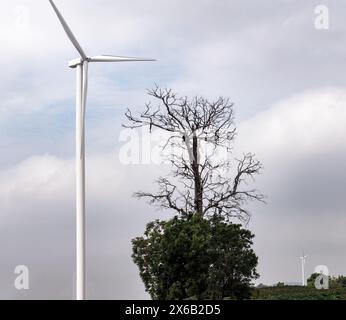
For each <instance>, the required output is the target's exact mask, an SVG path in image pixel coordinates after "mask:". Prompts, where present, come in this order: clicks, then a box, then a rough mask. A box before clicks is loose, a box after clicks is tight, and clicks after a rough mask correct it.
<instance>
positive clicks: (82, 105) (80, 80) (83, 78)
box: [49, 0, 155, 300]
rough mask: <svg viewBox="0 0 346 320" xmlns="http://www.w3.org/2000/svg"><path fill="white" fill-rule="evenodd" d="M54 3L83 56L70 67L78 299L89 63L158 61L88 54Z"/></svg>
mask: <svg viewBox="0 0 346 320" xmlns="http://www.w3.org/2000/svg"><path fill="white" fill-rule="evenodd" d="M49 2H50V4H51V5H52V7H53V9H54V11H55V13H56V15H57V16H58V19H59V20H60V23H61V25H62V27H63V28H64V30H65V32H66V34H67V36H68V38H69V39H70V40H71V42H72V44H73V45H74V47H75V48H76V50H77V51H78V53H79V55H80V57H79V58H77V59H74V60H71V61H70V62H69V67H70V68H76V71H77V88H76V299H77V300H84V299H85V298H86V281H85V280H86V274H85V262H86V255H85V253H86V250H85V249H86V246H85V150H84V148H85V140H84V139H85V109H86V99H87V88H88V63H89V62H126V61H155V60H154V59H144V58H134V57H120V56H110V55H102V56H95V57H89V56H87V55H86V54H85V52H84V50H83V49H82V47H81V46H80V44H79V43H78V41H77V39H76V37H75V36H74V35H73V33H72V31H71V29H70V27H69V26H68V24H67V23H66V21H65V19H64V18H63V16H62V15H61V13H60V12H59V10H58V8H57V7H56V5H55V4H54V2H53V1H52V0H49Z"/></svg>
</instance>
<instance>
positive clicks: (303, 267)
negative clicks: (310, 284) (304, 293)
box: [300, 253, 308, 286]
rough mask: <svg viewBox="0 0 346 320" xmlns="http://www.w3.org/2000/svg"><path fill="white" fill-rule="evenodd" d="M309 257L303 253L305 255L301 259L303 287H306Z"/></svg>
mask: <svg viewBox="0 0 346 320" xmlns="http://www.w3.org/2000/svg"><path fill="white" fill-rule="evenodd" d="M307 257H308V256H307V255H306V254H304V253H303V255H302V256H301V257H300V260H301V264H302V286H305V285H306V283H305V263H306V258H307Z"/></svg>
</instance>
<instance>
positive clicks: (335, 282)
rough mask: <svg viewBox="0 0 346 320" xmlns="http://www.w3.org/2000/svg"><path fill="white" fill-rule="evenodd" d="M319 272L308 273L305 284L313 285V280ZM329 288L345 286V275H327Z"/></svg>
mask: <svg viewBox="0 0 346 320" xmlns="http://www.w3.org/2000/svg"><path fill="white" fill-rule="evenodd" d="M319 275H320V274H319V273H313V274H311V275H310V277H309V278H308V279H307V285H308V287H312V288H314V287H315V280H316V278H317V277H318V276H319ZM328 280H329V288H330V289H335V288H345V287H346V277H345V276H341V275H339V276H337V277H335V276H329V277H328Z"/></svg>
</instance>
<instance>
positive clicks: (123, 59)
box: [88, 55, 156, 62]
mask: <svg viewBox="0 0 346 320" xmlns="http://www.w3.org/2000/svg"><path fill="white" fill-rule="evenodd" d="M88 61H89V62H126V61H156V60H155V59H147V58H135V57H121V56H106V55H104V56H95V57H91V58H88Z"/></svg>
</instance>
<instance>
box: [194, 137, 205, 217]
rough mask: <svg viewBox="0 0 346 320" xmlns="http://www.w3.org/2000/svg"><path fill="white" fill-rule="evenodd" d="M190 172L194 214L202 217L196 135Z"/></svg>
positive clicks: (201, 189)
mask: <svg viewBox="0 0 346 320" xmlns="http://www.w3.org/2000/svg"><path fill="white" fill-rule="evenodd" d="M192 153H193V159H192V171H193V176H194V184H195V211H196V212H195V213H196V214H198V215H200V216H202V215H203V187H202V179H201V176H200V172H199V164H198V161H199V155H198V140H197V137H196V135H194V136H193V139H192Z"/></svg>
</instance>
